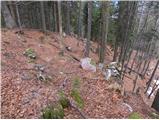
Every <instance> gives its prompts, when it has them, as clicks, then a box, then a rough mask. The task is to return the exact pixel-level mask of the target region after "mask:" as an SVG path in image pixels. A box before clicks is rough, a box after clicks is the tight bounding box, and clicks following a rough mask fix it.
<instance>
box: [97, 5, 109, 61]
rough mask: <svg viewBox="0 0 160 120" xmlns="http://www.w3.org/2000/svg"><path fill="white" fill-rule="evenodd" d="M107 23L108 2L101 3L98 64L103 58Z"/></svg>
mask: <svg viewBox="0 0 160 120" xmlns="http://www.w3.org/2000/svg"><path fill="white" fill-rule="evenodd" d="M108 23H109V2H102V39H101V43H100V46H101V47H100V55H99V62H100V63H103V62H104V58H105V48H106V41H107V35H108Z"/></svg>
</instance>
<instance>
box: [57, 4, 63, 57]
mask: <svg viewBox="0 0 160 120" xmlns="http://www.w3.org/2000/svg"><path fill="white" fill-rule="evenodd" d="M58 20H59V22H58V23H59V24H58V28H59V34H60V49H61V51H60V55H62V56H63V55H64V46H63V31H62V14H61V1H58Z"/></svg>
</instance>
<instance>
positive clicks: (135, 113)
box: [128, 112, 142, 119]
mask: <svg viewBox="0 0 160 120" xmlns="http://www.w3.org/2000/svg"><path fill="white" fill-rule="evenodd" d="M128 119H142V117H141V115H140V114H139V113H137V112H133V113H131V114H130V115H129V117H128Z"/></svg>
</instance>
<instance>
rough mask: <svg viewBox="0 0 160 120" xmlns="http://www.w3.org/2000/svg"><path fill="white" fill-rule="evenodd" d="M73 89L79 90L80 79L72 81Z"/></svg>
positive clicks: (76, 78)
mask: <svg viewBox="0 0 160 120" xmlns="http://www.w3.org/2000/svg"><path fill="white" fill-rule="evenodd" d="M72 86H73V88H76V89H78V88H80V78H79V77H75V78H74V79H73V83H72Z"/></svg>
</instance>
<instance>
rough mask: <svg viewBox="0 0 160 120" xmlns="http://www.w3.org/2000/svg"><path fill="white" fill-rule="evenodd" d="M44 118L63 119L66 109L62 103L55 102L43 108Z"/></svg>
mask: <svg viewBox="0 0 160 120" xmlns="http://www.w3.org/2000/svg"><path fill="white" fill-rule="evenodd" d="M42 112H43V114H42V118H43V119H63V117H64V110H63V107H62V105H61V104H58V103H57V104H54V105H51V106H47V107H46V108H45V109H44V110H42Z"/></svg>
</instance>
